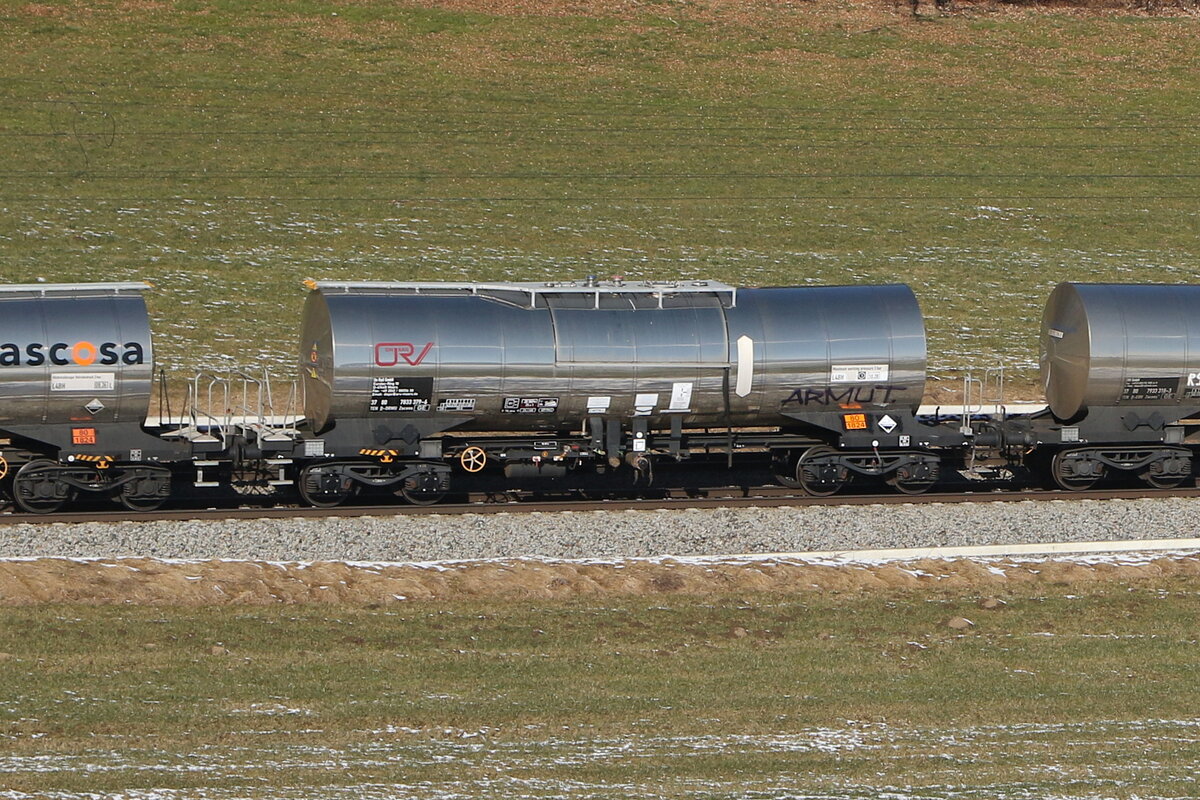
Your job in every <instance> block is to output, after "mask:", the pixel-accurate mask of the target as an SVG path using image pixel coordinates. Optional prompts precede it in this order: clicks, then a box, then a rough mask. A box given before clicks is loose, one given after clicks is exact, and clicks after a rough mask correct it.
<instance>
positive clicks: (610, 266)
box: [0, 0, 1200, 381]
mask: <svg viewBox="0 0 1200 800" xmlns="http://www.w3.org/2000/svg"><path fill="white" fill-rule="evenodd" d="M927 11H928V10H927ZM1196 37H1197V22H1196V20H1195V18H1194V17H1188V16H1146V15H1140V16H1138V15H1132V14H1130V15H1122V14H1117V13H1105V14H1091V15H1089V14H1084V13H1069V12H1059V13H1049V12H1043V11H1039V10H1019V9H1012V8H1007V7H1003V6H988V5H984V4H980V5H974V6H972V5H966V6H960V9H959V10H958V11H957V12H956V13H955V14H954V15H951V16H949V17H944V18H940V17H933V16H931V15H930V16H926V17H924V18H922V19H919V20H913V19H911V18H910V17H909V16H908V15H907V10H906V9H904V8H898V7H895V6H893V5H892V4H890V3H887V2H878V3H857V4H844V3H832V2H825V0H820V1H819V2H813V3H803V4H794V3H785V2H773V3H762V4H753V5H752V4H748V3H738V2H729V1H728V0H708V1H707V2H686V1H683V0H680V1H678V2H647V3H636V4H635V3H629V4H607V3H600V2H583V3H578V4H566V3H561V4H560V3H553V2H551V3H546V4H533V3H529V4H522V3H500V2H489V0H466V1H465V2H461V3H454V4H447V5H441V6H439V5H437V4H433V3H414V2H401V3H394V2H383V1H382V0H361V1H359V2H309V1H308V0H297V1H295V2H278V1H276V2H245V1H239V0H221V1H220V2H200V1H199V0H179V2H173V3H171V2H153V1H151V0H143V1H139V0H129V1H128V2H80V1H73V0H48V1H47V2H39V3H29V4H9V5H6V6H4V8H3V9H0V71H2V74H3V75H4V76H5V80H4V81H3V82H0V107H2V108H3V115H2V117H0V120H2V122H0V156H2V157H3V166H0V176H2V178H3V185H2V187H0V277H2V278H3V279H5V280H9V281H29V280H34V279H36V278H39V277H42V278H45V279H46V280H48V281H56V280H65V281H75V280H85V279H117V278H119V279H127V278H135V279H146V280H150V281H152V282H154V283H155V284H156V285H157V286H158V291H157V292H156V293H155V294H154V296H153V298H152V310H153V311H154V313H155V315H156V329H157V331H158V349H159V354H160V357H161V359H162V360H163V361H165V362H166V364H167V365H168V366H172V365H173V366H175V367H177V368H179V369H182V370H184V371H187V370H190V369H194V368H195V367H197V366H200V365H205V366H231V365H238V366H254V365H258V364H264V363H269V364H272V365H275V368H276V369H277V371H281V372H289V371H290V367H287V366H286V364H287V363H288V362H289V361H290V360H291V358H292V355H291V354H292V352H293V348H294V344H293V342H294V336H295V330H296V324H295V320H296V318H297V315H298V311H299V306H300V302H301V299H302V294H303V290H302V288H301V286H300V281H301V280H302V279H303V278H305V277H316V278H337V279H356V278H357V279H422V280H424V279H445V280H502V279H503V280H507V279H512V280H539V279H545V278H556V279H557V278H565V277H578V276H582V275H585V274H588V273H596V274H600V275H602V276H605V275H609V274H623V275H626V276H629V277H633V278H640V277H652V278H670V277H675V276H682V277H696V276H703V277H711V278H716V279H720V280H725V281H728V282H731V283H736V284H741V285H763V284H766V285H770V284H797V283H798V284H804V283H858V282H868V281H907V282H911V283H912V284H914V285H915V287H916V288H917V291H918V294H919V296H920V297H921V300H922V303H923V306H924V309H925V311H926V313H927V315H928V319H929V323H928V325H929V333H930V352H931V365H932V366H933V371H934V373H935V374H938V373H939V371H940V370H944V369H945V368H949V367H958V366H963V365H967V364H975V365H990V364H993V363H996V362H1005V363H1006V364H1007V365H1008V366H1009V367H1010V368H1011V369H1013V370H1016V371H1017V372H1018V373H1019V374H1021V375H1023V376H1024V379H1025V380H1027V381H1028V380H1031V378H1032V367H1033V365H1034V364H1035V362H1036V358H1037V352H1036V333H1035V327H1036V322H1037V320H1038V318H1039V316H1040V310H1041V305H1042V303H1043V302H1044V299H1045V297H1046V295H1047V293H1048V291H1049V289H1050V287H1052V286H1053V284H1054V283H1056V282H1057V281H1060V280H1093V281H1165V282H1181V281H1192V280H1194V279H1195V275H1196V273H1197V270H1198V269H1200V259H1198V255H1197V248H1196V233H1197V231H1198V230H1200V217H1198V214H1197V199H1198V198H1200V164H1198V160H1200V155H1198V153H1200V148H1197V143H1198V140H1200V133H1198V130H1200V128H1198V127H1197V124H1196V123H1197V120H1198V119H1200V48H1196V46H1195V42H1196ZM281 363H282V364H283V365H284V366H282V367H280V366H278V365H280V364H281Z"/></svg>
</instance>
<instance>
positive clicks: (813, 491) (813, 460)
mask: <svg viewBox="0 0 1200 800" xmlns="http://www.w3.org/2000/svg"><path fill="white" fill-rule="evenodd" d="M837 452H838V451H837V450H834V449H833V448H832V447H810V448H809V449H808V450H805V451H804V455H802V456H800V460H799V461H797V462H796V482H797V483H798V484H799V485H800V488H801V489H803V490H804V491H805V492H807V493H808V494H810V495H812V496H813V497H828V496H829V495H831V494H837V493H838V492H839V491H840V490H841V489H842V487H843V486H845V485H846V482H847V481H848V480H849V478H850V471H849V470H847V469H846V468H845V467H843V466H841V465H839V464H832V463H824V464H822V463H820V459H822V458H824V457H825V456H829V455H836V454H837Z"/></svg>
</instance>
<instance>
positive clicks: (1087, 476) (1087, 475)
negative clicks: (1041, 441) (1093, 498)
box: [1050, 450, 1105, 492]
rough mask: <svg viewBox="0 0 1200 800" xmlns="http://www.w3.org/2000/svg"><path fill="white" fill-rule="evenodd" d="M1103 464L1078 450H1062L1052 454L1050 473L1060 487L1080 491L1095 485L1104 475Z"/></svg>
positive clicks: (1069, 490)
mask: <svg viewBox="0 0 1200 800" xmlns="http://www.w3.org/2000/svg"><path fill="white" fill-rule="evenodd" d="M1104 472H1105V470H1104V465H1103V464H1102V463H1100V462H1099V461H1096V460H1094V459H1090V458H1087V457H1086V456H1084V455H1082V454H1081V451H1078V450H1063V451H1060V452H1058V453H1055V454H1054V459H1053V460H1052V461H1051V462H1050V475H1051V477H1053V478H1054V482H1055V483H1056V484H1058V486H1059V488H1060V489H1065V490H1066V491H1068V492H1081V491H1083V490H1084V489H1090V488H1092V487H1093V486H1095V485H1096V482H1097V481H1099V480H1100V479H1101V478H1103V477H1104Z"/></svg>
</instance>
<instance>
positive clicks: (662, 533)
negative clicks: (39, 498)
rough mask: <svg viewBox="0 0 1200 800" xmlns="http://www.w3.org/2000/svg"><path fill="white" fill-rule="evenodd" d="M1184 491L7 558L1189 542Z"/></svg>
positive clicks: (295, 531)
mask: <svg viewBox="0 0 1200 800" xmlns="http://www.w3.org/2000/svg"><path fill="white" fill-rule="evenodd" d="M1197 503H1200V501H1197V500H1194V499H1185V498H1163V499H1143V500H1068V501H1061V500H1058V501H1039V502H1034V501H1022V502H1002V503H950V504H941V503H937V504H921V505H875V506H815V507H807V508H770V509H766V508H764V509H747V508H738V509H716V510H663V511H588V512H556V513H526V514H521V513H511V514H508V513H504V514H487V515H475V514H466V515H446V516H441V515H422V516H412V517H407V516H403V515H401V516H386V517H385V516H381V517H341V518H323V519H287V520H281V519H260V520H236V521H234V520H228V521H203V522H202V521H198V520H191V521H184V522H121V523H97V522H89V523H73V524H57V523H56V524H36V525H30V524H15V525H4V526H0V558H31V557H65V558H116V557H140V556H146V557H154V558H167V559H246V560H256V561H374V562H379V561H387V562H427V561H448V560H476V559H494V558H514V557H535V558H536V557H541V558H551V559H587V558H602V559H624V558H645V557H655V556H665V555H671V556H681V557H682V556H717V555H727V554H742V553H794V552H805V551H814V550H818V551H824V550H862V549H883V548H908V547H940V546H970V545H1003V544H1028V543H1044V542H1084V541H1108V540H1129V539H1171V538H1188V537H1192V536H1194V535H1195V527H1196V526H1195V516H1194V512H1195V509H1196V508H1197Z"/></svg>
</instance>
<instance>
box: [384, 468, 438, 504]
mask: <svg viewBox="0 0 1200 800" xmlns="http://www.w3.org/2000/svg"><path fill="white" fill-rule="evenodd" d="M446 491H447V489H446V486H445V481H444V479H443V478H442V476H441V475H439V474H438V473H436V472H418V473H416V474H415V475H409V476H408V477H407V478H405V479H404V481H403V482H401V484H400V488H399V489H397V490H396V494H398V495H400V496H401V497H403V498H404V499H405V500H407V501H408V502H409V503H411V504H413V505H414V506H431V505H433V504H434V503H438V502H441V500H442V498H444V497H445V496H446Z"/></svg>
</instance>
